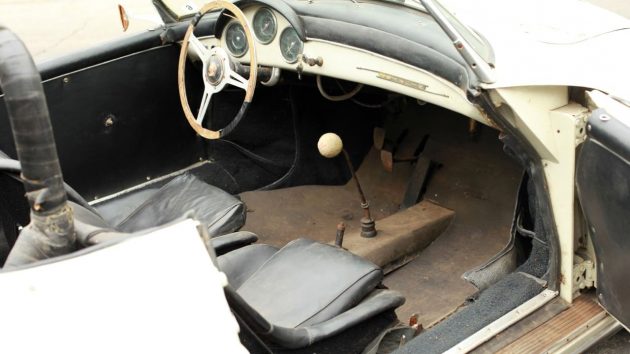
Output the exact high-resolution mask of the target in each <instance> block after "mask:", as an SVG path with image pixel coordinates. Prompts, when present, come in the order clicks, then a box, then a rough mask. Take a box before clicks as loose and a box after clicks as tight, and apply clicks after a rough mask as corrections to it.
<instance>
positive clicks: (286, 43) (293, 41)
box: [280, 27, 304, 63]
mask: <svg viewBox="0 0 630 354" xmlns="http://www.w3.org/2000/svg"><path fill="white" fill-rule="evenodd" d="M303 49H304V42H302V40H301V39H300V37H299V36H298V34H297V32H296V31H295V29H294V28H293V27H288V28H285V29H284V31H282V34H281V35H280V52H281V53H282V56H283V57H284V60H286V61H287V62H289V63H295V62H296V61H297V60H298V56H299V55H300V54H302V50H303Z"/></svg>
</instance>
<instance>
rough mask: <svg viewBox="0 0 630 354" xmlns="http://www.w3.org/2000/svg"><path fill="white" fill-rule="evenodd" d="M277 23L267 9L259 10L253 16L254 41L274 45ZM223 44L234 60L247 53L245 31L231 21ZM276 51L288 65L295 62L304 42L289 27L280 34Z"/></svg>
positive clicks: (274, 16) (271, 12) (270, 11)
mask: <svg viewBox="0 0 630 354" xmlns="http://www.w3.org/2000/svg"><path fill="white" fill-rule="evenodd" d="M278 25H279V21H278V20H277V18H276V15H275V13H274V12H273V11H272V10H271V9H269V8H267V7H261V8H259V9H258V10H257V11H256V12H255V13H254V16H253V21H252V29H253V31H254V36H255V37H256V40H257V41H258V42H259V43H260V44H262V45H269V44H272V43H274V40H275V39H276V37H278V29H279V28H278ZM225 42H226V46H227V49H228V51H229V52H230V54H232V55H233V56H234V57H236V58H240V57H242V56H243V55H245V53H247V50H248V49H249V48H248V45H247V39H246V37H245V30H244V29H243V26H241V24H240V23H238V22H236V21H233V22H230V23H229V24H228V26H227V27H226V29H225ZM277 43H278V50H279V51H280V54H282V57H283V58H284V60H285V61H286V62H287V63H289V64H292V63H295V62H297V60H298V58H299V56H300V54H302V51H303V50H304V42H303V41H302V40H301V39H300V37H299V36H298V33H297V31H296V30H295V29H294V28H293V27H291V26H288V27H285V28H283V29H282V31H281V32H280V36H279V40H278V41H277Z"/></svg>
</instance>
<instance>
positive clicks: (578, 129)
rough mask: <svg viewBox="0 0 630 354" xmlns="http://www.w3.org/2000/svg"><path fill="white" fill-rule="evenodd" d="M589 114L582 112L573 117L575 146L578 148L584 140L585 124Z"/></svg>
mask: <svg viewBox="0 0 630 354" xmlns="http://www.w3.org/2000/svg"><path fill="white" fill-rule="evenodd" d="M589 114H590V112H589V111H584V112H581V113H580V114H579V115H576V116H574V117H575V146H578V145H580V144H582V143H583V142H584V140H586V129H587V128H586V124H587V121H588V116H589Z"/></svg>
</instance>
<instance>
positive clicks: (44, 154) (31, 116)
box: [0, 26, 66, 215]
mask: <svg viewBox="0 0 630 354" xmlns="http://www.w3.org/2000/svg"><path fill="white" fill-rule="evenodd" d="M0 58H1V60H0V86H1V87H2V91H3V92H4V95H5V99H4V101H5V102H6V105H7V111H8V113H9V120H10V122H11V128H12V130H13V137H14V139H15V147H16V150H17V154H18V159H19V160H20V163H21V165H22V178H23V180H24V186H25V188H26V194H27V196H28V199H29V204H30V205H31V208H32V209H33V211H34V212H36V213H38V214H41V215H46V214H49V213H53V212H55V211H57V210H59V208H61V207H63V206H64V204H65V201H66V194H65V192H64V189H63V177H62V175H61V167H60V165H59V159H58V158H57V150H56V147H55V140H54V137H53V132H52V127H51V124H50V117H49V115H48V106H47V105H46V98H45V96H44V89H43V87H42V84H41V78H40V76H39V72H38V71H37V68H36V67H35V63H34V62H33V59H32V58H31V56H30V55H29V53H28V51H27V50H26V48H25V47H24V44H23V43H22V42H21V41H20V40H19V39H18V38H17V36H16V35H15V34H13V33H12V32H11V31H9V30H8V29H6V28H3V27H2V26H0Z"/></svg>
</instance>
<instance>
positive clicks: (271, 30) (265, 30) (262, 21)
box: [254, 7, 278, 44]
mask: <svg viewBox="0 0 630 354" xmlns="http://www.w3.org/2000/svg"><path fill="white" fill-rule="evenodd" d="M277 30H278V27H277V25H276V17H275V16H274V15H273V12H271V10H269V9H268V8H266V7H263V8H261V9H260V10H258V12H256V14H255V15H254V34H256V38H258V40H259V41H260V43H262V44H268V43H271V41H273V38H274V37H275V36H276V31H277Z"/></svg>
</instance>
